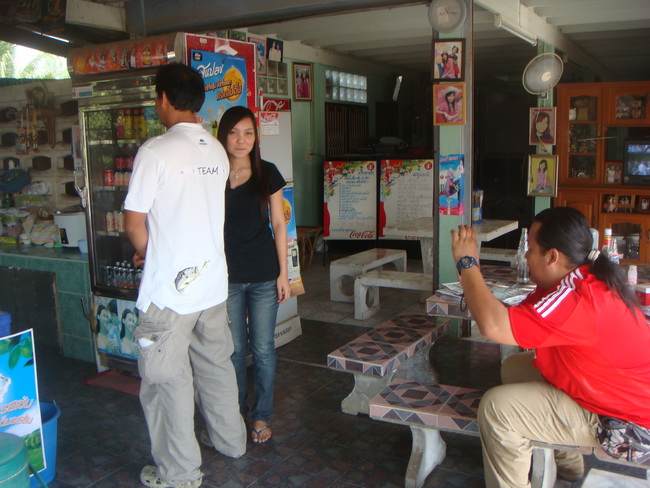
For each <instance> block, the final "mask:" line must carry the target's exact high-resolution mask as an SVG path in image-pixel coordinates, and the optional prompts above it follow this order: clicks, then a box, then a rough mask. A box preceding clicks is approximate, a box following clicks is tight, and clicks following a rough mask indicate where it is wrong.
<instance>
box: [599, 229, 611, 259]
mask: <svg viewBox="0 0 650 488" xmlns="http://www.w3.org/2000/svg"><path fill="white" fill-rule="evenodd" d="M611 243H612V229H610V228H607V229H605V230H604V231H603V247H602V248H600V252H601V253H602V254H604V255H605V256H607V257H609V246H610V245H611Z"/></svg>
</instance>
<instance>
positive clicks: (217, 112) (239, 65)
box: [190, 50, 248, 137]
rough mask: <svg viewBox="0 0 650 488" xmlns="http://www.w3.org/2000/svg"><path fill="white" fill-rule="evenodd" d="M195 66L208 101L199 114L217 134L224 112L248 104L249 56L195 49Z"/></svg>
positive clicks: (193, 59)
mask: <svg viewBox="0 0 650 488" xmlns="http://www.w3.org/2000/svg"><path fill="white" fill-rule="evenodd" d="M190 66H192V68H194V69H195V70H197V71H198V72H199V73H201V76H203V83H204V85H205V102H203V106H202V107H201V110H199V116H200V117H201V118H202V119H203V125H204V126H205V128H206V129H209V130H211V131H212V134H213V135H214V136H215V137H216V135H217V127H218V123H219V120H221V116H222V115H223V114H224V112H225V111H226V110H228V109H229V108H231V107H236V106H241V107H245V106H246V91H247V85H248V82H247V75H246V60H245V59H244V58H242V57H240V56H231V55H229V54H223V53H212V52H208V51H196V50H193V51H192V55H191V64H190Z"/></svg>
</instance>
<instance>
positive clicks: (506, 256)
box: [479, 246, 517, 268]
mask: <svg viewBox="0 0 650 488" xmlns="http://www.w3.org/2000/svg"><path fill="white" fill-rule="evenodd" d="M479 259H480V260H481V262H482V261H497V262H504V263H508V264H509V265H510V266H512V267H513V268H514V267H516V266H517V250H516V249H498V248H495V247H483V246H481V251H480V252H479Z"/></svg>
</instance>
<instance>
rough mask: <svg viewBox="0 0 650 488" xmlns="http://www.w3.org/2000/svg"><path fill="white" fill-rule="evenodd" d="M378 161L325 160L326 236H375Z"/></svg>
mask: <svg viewBox="0 0 650 488" xmlns="http://www.w3.org/2000/svg"><path fill="white" fill-rule="evenodd" d="M376 202H377V162H376V161H374V160H373V161H325V163H324V202H323V237H324V238H325V239H340V240H350V239H354V240H370V239H375V237H376V229H377V203H376Z"/></svg>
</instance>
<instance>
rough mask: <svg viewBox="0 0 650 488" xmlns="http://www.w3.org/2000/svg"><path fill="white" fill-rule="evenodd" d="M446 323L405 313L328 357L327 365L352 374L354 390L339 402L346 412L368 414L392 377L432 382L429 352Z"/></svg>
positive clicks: (444, 329)
mask: <svg viewBox="0 0 650 488" xmlns="http://www.w3.org/2000/svg"><path fill="white" fill-rule="evenodd" d="M446 329H447V321H446V320H444V319H437V318H435V317H429V316H427V315H421V314H409V313H404V314H401V315H399V316H397V317H396V318H394V319H392V320H389V321H387V322H384V323H383V324H381V325H379V326H378V327H375V328H374V329H371V330H370V331H368V332H367V333H365V334H363V335H361V336H359V337H357V338H356V339H354V340H353V341H351V342H349V343H348V344H346V345H345V346H343V347H341V348H339V349H337V350H336V351H333V352H332V353H330V354H328V356H327V365H328V366H329V367H330V368H334V369H338V370H341V371H345V372H348V373H353V374H354V381H355V385H354V389H353V390H352V392H351V393H350V394H349V395H348V396H347V397H346V398H345V399H344V400H343V401H342V402H341V409H342V410H343V412H345V413H349V414H352V415H357V414H358V413H365V414H367V413H368V401H369V400H370V399H371V398H372V397H373V396H374V395H376V394H377V393H378V392H379V391H381V389H382V388H384V387H385V386H387V385H388V384H389V383H390V381H391V380H392V379H393V378H408V379H412V380H416V381H420V382H422V383H435V382H436V381H437V378H436V376H437V375H436V373H435V371H434V370H433V368H432V367H431V363H430V361H429V349H430V348H431V346H432V345H433V343H434V342H435V341H436V340H437V339H438V338H439V337H441V336H442V335H443V334H444V333H445V331H446Z"/></svg>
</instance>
